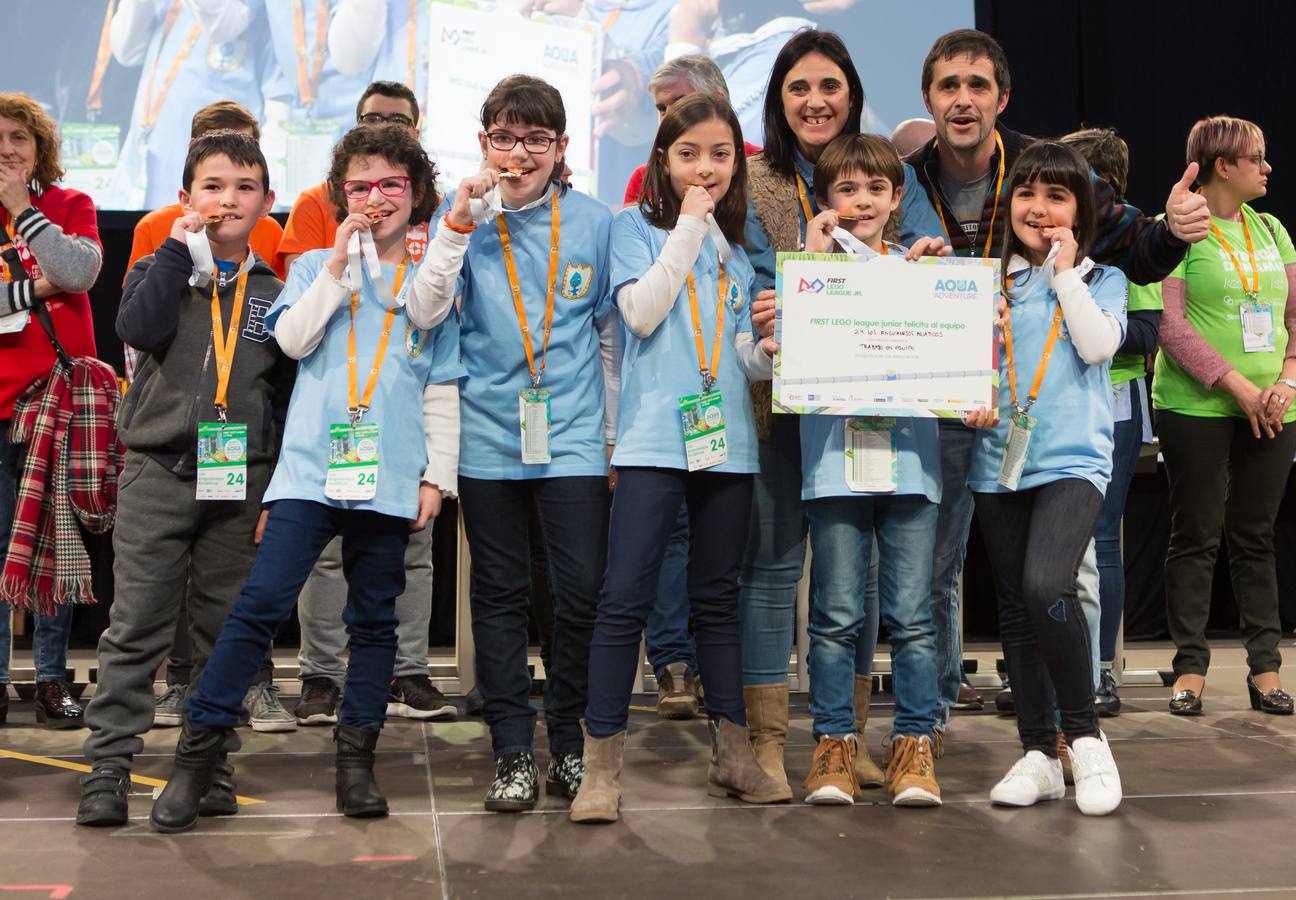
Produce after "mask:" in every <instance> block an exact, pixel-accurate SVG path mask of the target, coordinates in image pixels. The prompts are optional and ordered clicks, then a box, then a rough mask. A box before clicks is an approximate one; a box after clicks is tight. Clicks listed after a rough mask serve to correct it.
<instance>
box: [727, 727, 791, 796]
mask: <svg viewBox="0 0 1296 900" xmlns="http://www.w3.org/2000/svg"><path fill="white" fill-rule="evenodd" d="M710 725H711V766H710V768H709V769H707V793H708V794H710V795H711V796H712V797H724V796H730V797H737V798H738V799H739V800H743V801H745V802H747V803H781V802H783V801H784V800H791V799H792V789H791V788H790V787H788V783H787V777H786V776H785V777H784V778H783V780H782V782H780V781H779V780H778V779H775V778H771V777H770V776H769V775H767V774H766V773H765V770H764V769H762V768H761V767H760V764H759V763H758V762H756V753H755V751H754V750H752V743H751V735H749V734H748V732H747V726H745V725H738V724H736V723H734V722H730V721H729V720H728V719H718V720H717V719H712V720H711V722H710Z"/></svg>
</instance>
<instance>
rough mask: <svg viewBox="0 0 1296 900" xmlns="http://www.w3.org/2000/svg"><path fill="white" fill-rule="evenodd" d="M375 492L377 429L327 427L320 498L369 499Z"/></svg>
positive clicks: (361, 426) (376, 486) (376, 485)
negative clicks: (326, 467) (327, 453)
mask: <svg viewBox="0 0 1296 900" xmlns="http://www.w3.org/2000/svg"><path fill="white" fill-rule="evenodd" d="M377 493H378V426H377V425H364V424H361V425H351V424H348V423H346V422H342V423H337V422H335V423H334V424H332V425H330V426H329V457H328V475H327V477H326V478H325V481H324V496H325V497H328V498H329V499H330V500H372V499H373V498H374V496H375V495H376V494H377Z"/></svg>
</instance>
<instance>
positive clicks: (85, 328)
mask: <svg viewBox="0 0 1296 900" xmlns="http://www.w3.org/2000/svg"><path fill="white" fill-rule="evenodd" d="M31 203H32V206H35V207H36V208H37V209H39V210H40V211H41V212H42V213H44V214H45V217H46V218H47V219H49V220H50V221H51V222H53V223H54V224H55V225H58V226H59V227H61V228H62V229H63V232H64V233H65V234H68V235H76V236H77V237H87V238H90V239H91V240H93V241H94V242H95V243H98V242H99V224H98V222H97V221H96V219H95V208H94V203H93V202H92V201H91V200H90V198H89V197H88V196H86V195H85V194H83V193H81V192H80V191H74V190H71V189H68V188H61V187H50V188H48V189H47V190H45V191H44V192H43V193H42V194H41V195H40V196H39V197H37V196H33V197H32V198H31ZM0 221H3V222H4V224H5V227H6V228H7V229H8V230H9V233H10V234H11V235H12V236H13V239H14V247H15V248H17V250H18V255H19V256H20V257H21V258H22V261H23V268H25V269H26V270H27V274H28V275H30V276H31V277H32V278H40V277H41V274H42V273H41V267H40V263H38V262H37V261H36V258H35V257H34V256H32V254H31V251H30V250H29V249H28V248H27V245H26V243H24V241H23V239H22V237H21V236H19V235H18V234H15V233H14V227H13V222H12V221H10V219H9V213H8V211H7V210H3V209H0ZM0 268H2V267H0ZM45 305H46V306H47V307H48V308H49V311H50V317H51V318H52V319H53V321H54V333H55V334H57V335H58V339H59V342H60V343H62V344H63V349H65V350H67V352H68V354H69V355H70V356H74V357H75V356H94V355H95V342H94V319H93V318H92V316H91V314H90V296H89V295H88V294H86V293H80V294H55V295H54V296H52V297H48V298H46V300H45ZM55 359H56V357H55V355H54V345H53V344H51V343H50V341H49V337H48V336H47V335H46V334H45V329H44V328H42V327H41V324H40V322H39V321H38V320H37V318H36V316H35V314H32V316H31V318H30V319H29V320H28V322H27V327H26V328H24V329H23V330H22V331H20V332H19V333H17V334H3V335H0V419H8V418H9V416H10V414H11V413H12V412H13V406H14V402H15V401H16V400H17V399H18V397H19V396H21V395H22V393H23V391H25V390H27V388H28V387H30V386H31V384H32V383H33V382H35V381H37V380H38V379H41V378H44V377H45V376H46V375H48V374H49V370H50V369H51V368H53V366H54V360H55Z"/></svg>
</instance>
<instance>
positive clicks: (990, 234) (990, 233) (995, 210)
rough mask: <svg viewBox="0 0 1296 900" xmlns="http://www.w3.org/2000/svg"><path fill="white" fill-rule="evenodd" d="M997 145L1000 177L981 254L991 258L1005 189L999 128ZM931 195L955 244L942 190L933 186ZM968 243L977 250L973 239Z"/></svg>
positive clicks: (947, 232)
mask: <svg viewBox="0 0 1296 900" xmlns="http://www.w3.org/2000/svg"><path fill="white" fill-rule="evenodd" d="M939 143H940V142H939V141H937V144H939ZM995 147H996V148H998V150H999V178H998V180H996V181H995V189H994V206H993V207H991V208H990V227H989V228H988V229H986V239H985V248H984V251H983V252H982V254H981V255H982V257H984V258H985V259H989V258H990V244H991V243H992V242H993V241H994V226H995V219H996V218H998V216H999V194H1000V192H1001V191H1002V190H1003V180H1004V145H1003V138H1001V137H999V132H998V130H996V131H995ZM931 196H932V203H933V204H934V205H935V207H936V215H938V216H940V220H941V227H942V228H944V229H945V233H946V234H948V235H950V243H951V244H953V242H954V238H953V235H954V232H953V231H950V227H949V225H948V224H947V223H946V222H945V210H944V209H942V208H941V202H940V192H939V191H937V190H935V189H934V188H933V190H932V192H931ZM954 224H956V225H959V223H957V222H955V223H954ZM958 233H959V234H962V233H963V226H962V225H959V229H958ZM968 243H969V245H970V246H971V247H972V250H973V251H975V250H976V244H973V243H972V242H971V241H969V242H968Z"/></svg>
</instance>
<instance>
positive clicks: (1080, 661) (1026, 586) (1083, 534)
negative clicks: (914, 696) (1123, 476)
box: [976, 478, 1102, 756]
mask: <svg viewBox="0 0 1296 900" xmlns="http://www.w3.org/2000/svg"><path fill="white" fill-rule="evenodd" d="M1101 505H1102V494H1101V493H1099V491H1098V489H1097V488H1096V487H1094V486H1093V485H1092V484H1090V483H1089V482H1088V481H1084V480H1083V479H1079V478H1063V479H1061V480H1059V481H1054V482H1050V483H1049V484H1045V485H1041V486H1040V487H1036V488H1031V489H1029V490H1024V491H1014V492H1011V493H1002V494H977V495H976V511H977V520H978V521H979V522H980V523H981V534H982V536H983V538H984V540H985V545H986V551H987V553H988V555H989V557H990V566H991V568H992V570H993V574H994V583H995V591H996V593H997V594H998V597H999V635H1000V638H1001V639H1002V641H1003V649H1004V659H1005V660H1006V661H1007V663H1008V677H1009V680H1010V681H1011V683H1012V690H1013V699H1014V700H1015V701H1016V705H1017V733H1018V735H1019V736H1020V737H1021V742H1022V749H1023V750H1024V751H1030V750H1039V751H1041V752H1043V753H1044V754H1045V755H1047V756H1056V755H1057V728H1056V724H1055V723H1056V717H1055V712H1054V710H1055V707H1056V708H1057V709H1060V710H1061V713H1062V731H1063V732H1064V733H1065V734H1066V736H1067V739H1068V740H1069V741H1074V740H1075V739H1076V738H1082V737H1096V736H1097V734H1098V720H1097V717H1096V716H1095V714H1094V705H1093V663H1092V661H1091V659H1092V657H1091V650H1090V646H1089V626H1088V625H1087V624H1086V622H1085V618H1084V613H1083V611H1081V609H1080V604H1079V603H1078V602H1077V600H1076V572H1077V570H1078V569H1079V567H1080V560H1081V559H1082V558H1083V556H1084V552H1085V548H1086V547H1088V545H1089V537H1090V535H1092V534H1093V528H1094V523H1095V522H1096V521H1097V519H1098V510H1099V507H1100V506H1101ZM1055 692H1056V695H1055Z"/></svg>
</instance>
